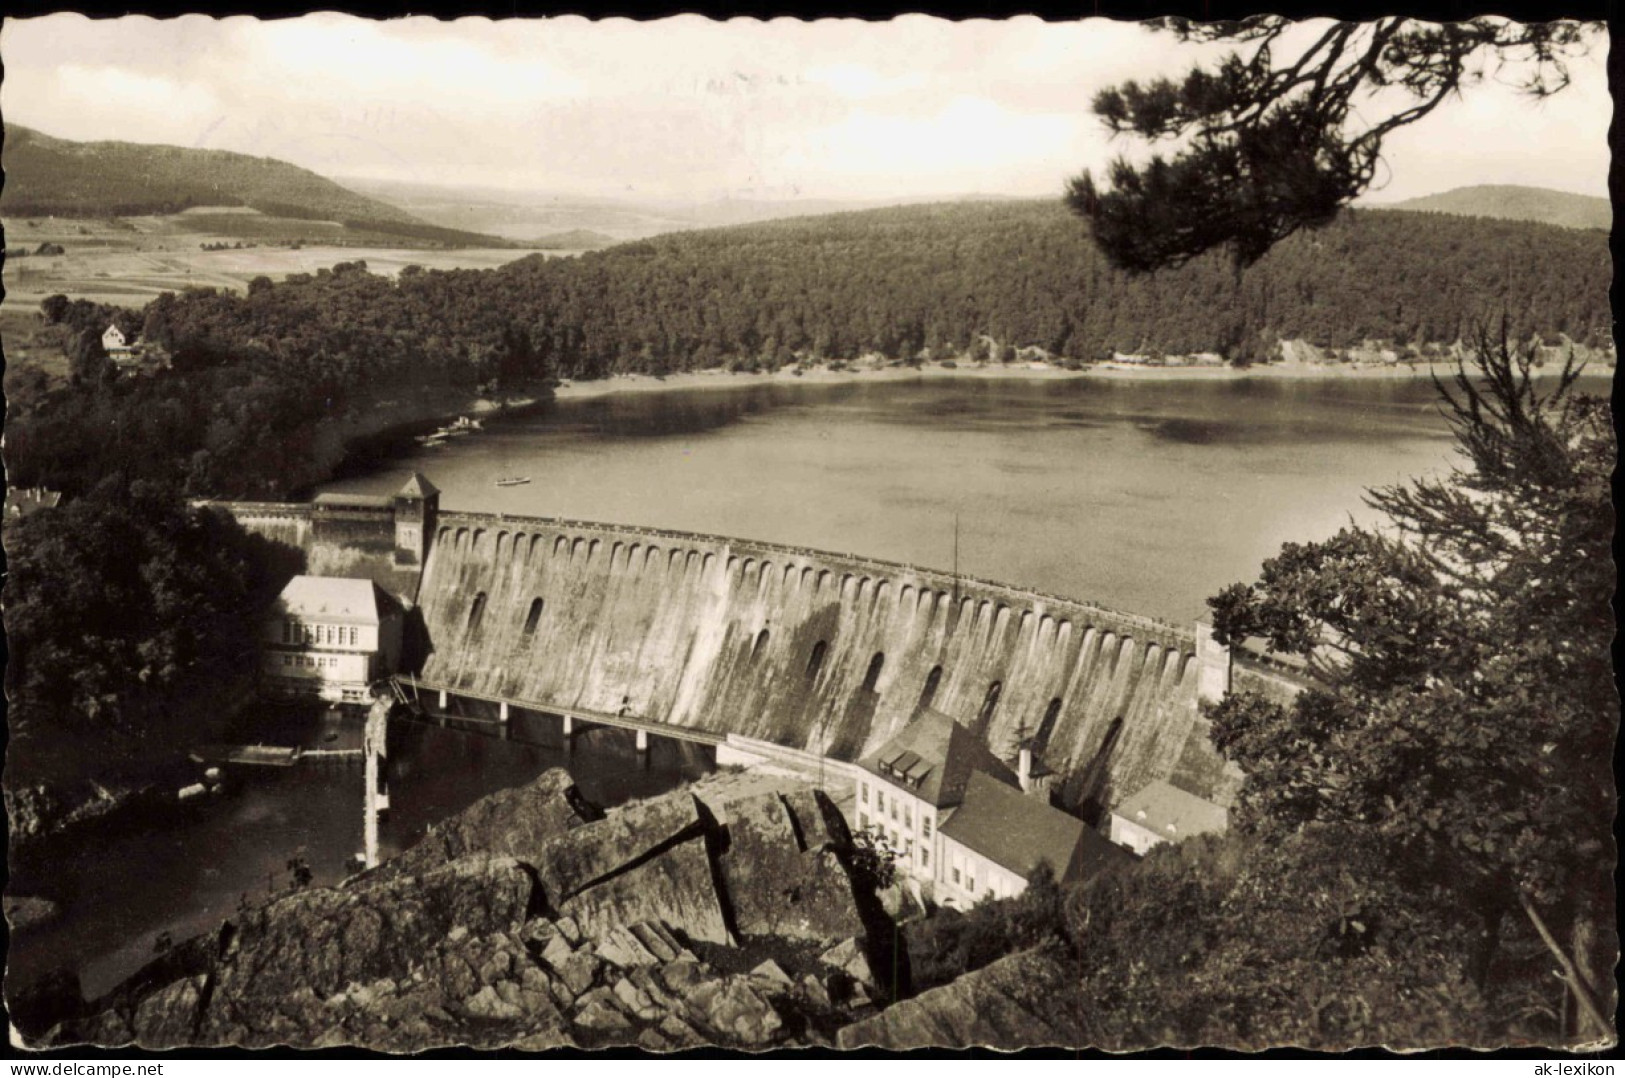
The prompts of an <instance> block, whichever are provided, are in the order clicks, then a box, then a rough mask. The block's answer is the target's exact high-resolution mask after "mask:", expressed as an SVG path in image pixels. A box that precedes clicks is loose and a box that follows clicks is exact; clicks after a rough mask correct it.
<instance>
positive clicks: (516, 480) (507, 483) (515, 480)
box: [497, 475, 530, 487]
mask: <svg viewBox="0 0 1625 1078" xmlns="http://www.w3.org/2000/svg"><path fill="white" fill-rule="evenodd" d="M528 482H530V476H528V475H518V476H510V477H508V478H507V479H498V480H497V486H499V487H522V486H524V485H525V484H526V483H528Z"/></svg>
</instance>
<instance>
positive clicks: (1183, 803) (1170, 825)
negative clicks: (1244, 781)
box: [1112, 779, 1230, 841]
mask: <svg viewBox="0 0 1625 1078" xmlns="http://www.w3.org/2000/svg"><path fill="white" fill-rule="evenodd" d="M1112 812H1113V813H1114V814H1115V815H1118V816H1121V817H1123V819H1125V820H1129V821H1131V822H1133V823H1137V824H1139V825H1140V826H1141V827H1144V828H1146V829H1148V830H1151V831H1155V832H1156V833H1157V834H1158V835H1160V836H1162V837H1163V838H1167V839H1173V840H1175V841H1177V840H1179V839H1182V838H1189V837H1190V836H1192V835H1205V834H1207V833H1208V832H1210V831H1223V830H1224V829H1225V827H1226V826H1227V825H1228V824H1229V822H1230V814H1229V813H1228V812H1227V811H1225V809H1224V808H1222V807H1221V806H1219V805H1215V804H1214V803H1213V802H1211V801H1208V800H1205V799H1204V798H1200V797H1197V796H1196V795H1195V794H1193V793H1191V792H1189V791H1188V790H1181V789H1180V788H1179V787H1178V786H1174V785H1173V784H1171V783H1167V782H1163V781H1162V780H1160V779H1159V780H1158V781H1156V782H1153V783H1151V784H1150V785H1149V786H1146V787H1145V788H1143V789H1141V790H1140V791H1139V792H1138V793H1135V794H1133V795H1132V796H1130V797H1128V798H1126V799H1125V800H1124V801H1123V803H1122V804H1121V805H1118V806H1117V807H1116V808H1115V809H1113V810H1112Z"/></svg>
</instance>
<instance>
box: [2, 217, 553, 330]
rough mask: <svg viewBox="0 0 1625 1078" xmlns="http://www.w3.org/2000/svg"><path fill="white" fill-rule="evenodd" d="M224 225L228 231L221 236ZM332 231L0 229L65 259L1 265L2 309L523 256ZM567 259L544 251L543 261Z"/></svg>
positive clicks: (179, 220) (203, 225) (158, 222)
mask: <svg viewBox="0 0 1625 1078" xmlns="http://www.w3.org/2000/svg"><path fill="white" fill-rule="evenodd" d="M228 224H229V225H232V226H235V227H233V228H232V229H230V230H228V229H226V228H224V227H221V226H223V225H228ZM289 229H293V230H294V231H295V232H297V235H295V234H294V232H289V231H288V230H289ZM341 232H342V229H341V228H340V226H338V225H337V224H334V223H332V222H321V221H289V220H285V219H280V218H272V217H264V216H262V215H259V214H254V213H252V212H251V211H250V212H244V211H237V212H226V211H224V210H218V209H215V210H209V211H208V212H201V213H200V212H190V213H184V214H176V215H174V216H172V217H131V218H116V219H111V220H71V219H66V218H44V219H23V220H17V221H7V222H6V243H7V246H8V248H9V249H11V250H17V249H23V250H27V251H30V252H33V251H35V250H38V248H39V246H40V245H41V244H44V243H53V244H59V245H60V246H62V247H63V248H64V249H65V253H64V254H61V255H36V254H32V253H31V254H29V255H27V256H26V257H21V258H8V259H7V260H6V265H5V274H4V280H5V287H6V297H5V302H4V308H5V309H6V310H12V309H19V308H26V309H29V310H36V309H38V307H39V302H40V300H41V299H43V298H44V297H46V296H49V295H52V294H54V293H58V292H61V293H64V294H66V295H68V296H72V297H74V298H81V297H82V298H85V299H91V300H95V301H97V302H100V303H112V304H119V305H122V306H131V307H135V306H140V305H142V304H145V303H147V302H148V301H149V300H151V299H152V298H153V297H154V296H156V295H158V294H159V293H160V292H174V291H179V290H181V289H184V288H222V289H231V290H234V291H244V290H246V288H247V287H248V282H249V281H250V280H251V279H253V278H254V277H258V276H261V275H264V276H267V277H270V278H272V279H273V280H278V279H281V278H283V277H286V276H288V275H289V274H293V273H314V272H315V271H317V270H319V269H325V268H328V267H330V266H332V265H334V264H335V263H338V262H353V261H356V260H358V259H359V260H362V261H364V262H366V263H367V266H368V268H369V269H371V270H372V271H373V272H375V273H384V274H388V275H391V276H393V275H394V274H396V273H399V272H400V270H401V268H402V267H404V266H408V265H413V264H416V265H420V266H423V267H424V268H425V269H487V268H490V267H493V266H500V265H503V264H504V263H507V262H511V261H513V260H514V259H516V258H523V257H525V256H526V255H528V254H530V253H532V252H529V251H524V250H515V249H482V248H468V249H447V248H438V247H421V248H416V247H399V246H391V245H388V244H379V245H376V246H372V245H369V246H355V245H354V241H353V240H351V241H349V242H347V243H344V244H343V245H340V244H338V243H335V242H334V240H336V239H337V237H338V236H339V235H340V234H341ZM284 233H286V234H284ZM255 235H259V236H262V237H264V240H265V241H266V242H264V243H262V244H261V245H259V246H244V247H241V248H233V247H230V246H228V247H227V249H225V250H217V251H205V250H203V249H202V245H203V244H219V243H225V244H228V245H230V244H235V243H239V242H240V243H244V244H250V243H255V242H257V241H256V240H255V239H253V238H252V237H253V236H255ZM245 236H247V237H248V238H245ZM295 240H304V241H305V242H304V243H303V244H302V245H301V246H299V247H292V246H280V245H278V246H273V245H271V244H276V243H290V242H292V241H295ZM324 240H325V242H324ZM572 253H574V252H569V251H550V252H548V254H549V256H550V257H557V256H561V255H566V254H572Z"/></svg>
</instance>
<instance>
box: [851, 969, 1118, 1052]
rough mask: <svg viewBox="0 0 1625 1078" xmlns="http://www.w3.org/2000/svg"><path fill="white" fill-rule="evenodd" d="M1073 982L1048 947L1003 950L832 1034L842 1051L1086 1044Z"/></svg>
mask: <svg viewBox="0 0 1625 1078" xmlns="http://www.w3.org/2000/svg"><path fill="white" fill-rule="evenodd" d="M1081 1006H1082V1002H1081V1001H1080V1000H1079V998H1078V990H1077V985H1076V983H1070V984H1069V983H1068V979H1067V976H1066V966H1065V963H1064V961H1062V960H1061V959H1060V957H1059V956H1058V955H1057V954H1055V953H1052V952H1050V951H1048V950H1045V949H1042V948H1035V949H1033V950H1027V951H1018V952H1016V953H1015V954H1012V955H1006V956H1005V957H1004V958H1001V959H999V960H998V961H997V962H994V963H992V964H991V965H988V966H984V967H983V968H981V969H979V970H974V971H972V972H970V973H967V974H965V975H964V976H962V977H959V978H958V979H956V980H955V981H953V982H952V983H951V984H945V985H943V986H941V987H940V988H933V989H931V990H930V991H927V992H922V993H920V994H919V995H918V996H916V997H914V998H913V999H907V1000H903V1001H902V1002H900V1003H897V1004H895V1005H893V1006H891V1007H888V1008H887V1009H886V1010H884V1011H881V1012H880V1013H878V1014H875V1015H872V1016H870V1017H867V1018H863V1019H860V1020H859V1021H856V1022H854V1023H852V1024H851V1025H849V1026H847V1027H845V1028H844V1029H842V1030H841V1031H840V1034H839V1035H838V1039H837V1043H838V1045H839V1046H840V1047H841V1048H846V1049H852V1048H870V1047H873V1048H886V1049H891V1050H893V1051H907V1050H909V1049H912V1048H973V1047H979V1046H985V1047H994V1048H1004V1049H1017V1048H1038V1047H1046V1046H1062V1047H1076V1046H1079V1045H1084V1044H1088V1043H1089V1038H1088V1033H1087V1030H1086V1029H1085V1027H1084V1015H1083V1013H1082V1011H1081V1010H1080V1008H1081Z"/></svg>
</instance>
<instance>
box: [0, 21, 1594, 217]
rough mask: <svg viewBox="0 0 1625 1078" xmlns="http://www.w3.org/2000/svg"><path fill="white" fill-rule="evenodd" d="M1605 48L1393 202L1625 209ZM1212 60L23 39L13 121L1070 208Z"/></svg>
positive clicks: (329, 154)
mask: <svg viewBox="0 0 1625 1078" xmlns="http://www.w3.org/2000/svg"><path fill="white" fill-rule="evenodd" d="M1605 49H1606V41H1605V39H1604V38H1603V37H1602V35H1601V34H1600V33H1599V34H1598V36H1597V40H1596V44H1595V46H1594V47H1593V49H1592V50H1591V54H1590V55H1589V56H1588V57H1587V58H1586V59H1584V60H1582V61H1580V62H1579V63H1578V64H1576V65H1575V67H1574V76H1575V80H1574V85H1573V86H1572V87H1571V88H1570V89H1568V90H1567V91H1565V92H1564V93H1562V94H1559V95H1558V96H1556V97H1555V98H1552V99H1550V100H1548V101H1545V102H1532V101H1530V100H1528V99H1527V98H1524V97H1521V96H1519V95H1518V94H1516V93H1515V92H1514V91H1513V90H1511V89H1510V88H1508V87H1505V86H1501V85H1496V84H1487V85H1486V86H1484V87H1482V88H1480V89H1478V90H1476V91H1473V92H1471V93H1470V94H1469V95H1468V96H1467V97H1465V98H1464V99H1463V100H1461V101H1458V102H1453V103H1450V104H1448V105H1446V106H1444V107H1441V108H1440V109H1439V110H1438V111H1437V112H1435V113H1434V114H1433V115H1432V116H1431V117H1429V118H1428V119H1427V120H1425V121H1424V122H1422V123H1421V124H1418V125H1417V126H1415V127H1414V128H1412V129H1409V130H1404V131H1401V132H1400V133H1399V134H1397V135H1395V136H1394V137H1393V138H1392V139H1391V140H1390V143H1389V152H1388V159H1389V168H1388V170H1387V171H1386V173H1385V174H1379V182H1383V183H1384V186H1383V189H1382V190H1380V191H1377V192H1374V193H1373V195H1372V199H1373V200H1375V201H1390V200H1395V199H1400V198H1409V197H1412V196H1415V195H1421V194H1428V193H1431V192H1434V191H1439V190H1444V189H1447V188H1450V187H1455V186H1460V185H1464V184H1470V183H1522V184H1535V185H1542V186H1549V187H1557V188H1562V189H1565V190H1570V191H1577V192H1580V193H1584V194H1594V195H1606V193H1607V187H1606V180H1607V166H1608V147H1607V126H1608V117H1609V115H1610V110H1611V108H1612V104H1611V102H1610V100H1609V97H1608V91H1607V81H1606V76H1605V72H1604V61H1605V55H1604V53H1605ZM1213 55H1215V52H1214V50H1213V49H1211V48H1208V49H1205V50H1204V49H1196V48H1191V47H1181V46H1178V45H1176V44H1175V43H1173V42H1172V40H1171V39H1170V38H1168V37H1167V36H1166V35H1160V34H1154V33H1151V32H1149V31H1146V30H1142V29H1141V28H1140V27H1138V26H1136V25H1134V24H1131V23H1113V22H1110V21H1107V20H1098V19H1097V20H1089V21H1086V22H1081V23H1074V24H1059V25H1057V24H1048V23H1044V22H1041V21H1039V20H1037V19H1034V18H1031V17H1028V18H1021V19H1014V20H1010V21H1006V22H987V21H972V22H961V23H954V22H946V21H942V20H937V19H930V18H925V17H920V16H914V17H905V18H902V19H897V20H894V21H892V22H890V23H864V22H858V21H823V22H817V23H802V22H797V21H794V20H785V19H780V20H774V21H772V22H768V23H763V22H757V21H754V20H733V21H730V22H726V23H721V22H711V21H708V20H705V19H703V18H699V17H695V16H684V17H680V18H675V19H667V20H662V21H660V22H654V23H637V22H632V21H628V20H623V19H615V20H607V21H604V22H597V23H595V22H591V21H588V20H585V19H581V18H575V17H570V18H559V19H548V20H527V21H508V22H500V23H493V22H491V21H489V20H486V19H462V20H458V21H457V22H454V23H446V22H440V21H438V20H433V19H426V18H415V19H404V20H396V21H392V22H368V21H365V20H360V19H354V18H350V17H347V16H337V15H319V16H307V17H305V18H301V19H291V20H282V21H277V22H259V21H257V20H254V19H251V18H243V17H238V18H231V19H225V20H213V19H208V18H204V17H200V16H189V17H186V18H182V19H177V20H169V21H156V20H153V19H149V18H146V17H131V18H124V19H117V20H101V21H93V20H88V19H85V18H83V17H81V16H78V15H71V14H64V15H51V16H47V17H44V18H39V19H30V20H21V21H15V20H8V21H7V22H6V24H5V26H4V30H3V32H0V59H3V60H4V63H5V81H4V84H3V85H0V109H3V110H4V115H5V117H6V118H7V120H8V121H9V122H15V123H20V124H24V125H27V126H31V127H36V128H38V129H40V130H42V131H44V132H46V133H48V134H52V135H57V136H60V137H64V138H71V139H86V140H88V139H125V140H129V141H134V142H161V143H173V144H176V145H182V146H196V147H208V148H214V149H226V150H236V151H239V152H243V153H251V154H257V155H263V156H269V157H276V158H281V159H283V160H286V161H291V162H293V163H295V164H298V165H302V166H304V167H306V168H310V169H314V170H315V171H317V172H320V173H323V174H324V175H328V176H332V177H335V178H338V179H343V178H345V177H375V178H381V179H391V180H403V181H410V182H420V183H435V184H451V185H469V184H476V185H483V186H491V187H503V188H512V189H521V190H540V191H547V192H555V193H572V194H599V195H616V196H623V197H631V198H681V199H688V198H715V197H734V198H791V197H797V196H802V197H818V198H895V197H907V196H918V195H926V196H930V195H954V194H964V193H973V192H982V193H1001V194H1011V195H1040V196H1042V195H1054V194H1056V193H1058V192H1059V191H1060V190H1061V188H1062V185H1063V184H1064V182H1065V179H1066V177H1068V176H1070V175H1072V174H1074V173H1076V172H1077V171H1079V170H1080V169H1081V168H1084V167H1095V168H1098V167H1100V166H1102V165H1103V164H1104V163H1105V162H1106V161H1107V160H1108V159H1109V158H1110V157H1111V156H1113V155H1114V154H1115V153H1116V152H1118V151H1119V150H1120V149H1122V148H1124V147H1122V145H1121V144H1117V145H1114V144H1112V143H1111V142H1110V141H1109V140H1108V139H1107V137H1106V135H1105V133H1104V132H1103V130H1102V129H1101V127H1100V124H1099V122H1098V121H1097V120H1095V119H1094V117H1093V116H1092V115H1091V114H1090V113H1089V111H1088V105H1089V101H1090V98H1091V97H1092V96H1093V94H1094V92H1095V91H1096V90H1097V89H1099V88H1100V87H1102V86H1105V85H1108V84H1111V83H1114V82H1118V81H1121V80H1123V79H1126V78H1132V77H1141V78H1143V77H1145V76H1148V75H1154V74H1178V73H1180V72H1182V71H1183V70H1184V69H1186V68H1188V67H1189V66H1190V65H1191V64H1192V63H1193V62H1194V61H1196V60H1199V59H1202V58H1204V57H1211V56H1213Z"/></svg>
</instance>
